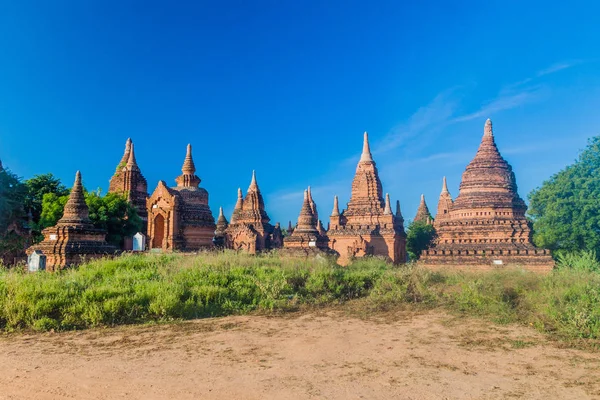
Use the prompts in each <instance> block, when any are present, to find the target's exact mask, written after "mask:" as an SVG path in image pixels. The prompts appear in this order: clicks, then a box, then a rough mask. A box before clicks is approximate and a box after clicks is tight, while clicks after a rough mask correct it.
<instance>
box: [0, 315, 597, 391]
mask: <svg viewBox="0 0 600 400" xmlns="http://www.w3.org/2000/svg"><path fill="white" fill-rule="evenodd" d="M118 398H126V399H508V398H519V399H523V398H524V399H544V400H547V399H578V400H581V399H592V398H600V354H598V353H594V352H587V351H582V350H574V349H564V348H559V347H557V345H556V343H552V342H549V341H548V340H547V339H546V338H545V337H544V336H543V335H541V334H539V333H536V332H535V331H533V330H531V329H527V328H522V327H516V326H508V327H507V326H498V325H494V324H491V323H488V322H485V321H481V320H477V319H459V318H457V317H452V316H449V315H446V314H443V313H441V312H438V311H436V312H429V313H422V314H415V315H410V314H401V313H397V314H386V315H381V316H379V319H373V318H371V319H358V318H354V317H351V316H348V315H347V314H345V313H343V312H340V311H331V312H327V313H309V314H296V315H291V316H290V315H288V316H286V317H262V316H243V317H227V318H215V319H207V320H200V321H193V322H186V323H178V324H171V325H159V326H135V327H121V328H113V329H101V330H89V331H84V332H72V333H60V334H56V333H48V334H38V335H23V334H19V335H8V336H3V337H0V399H118Z"/></svg>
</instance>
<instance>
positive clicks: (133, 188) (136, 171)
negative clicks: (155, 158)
mask: <svg viewBox="0 0 600 400" xmlns="http://www.w3.org/2000/svg"><path fill="white" fill-rule="evenodd" d="M108 192H109V193H118V194H121V195H124V196H125V197H126V198H127V200H128V201H129V202H130V203H131V204H132V205H133V206H134V207H135V209H136V211H137V213H138V215H139V216H140V218H141V219H142V222H143V227H142V229H143V230H142V232H146V230H147V227H148V210H147V209H146V200H147V199H148V182H146V178H144V176H143V175H142V171H141V170H140V167H139V166H138V164H137V161H136V159H135V150H134V146H133V142H132V141H131V139H127V142H126V143H125V153H124V154H123V158H121V161H120V162H119V165H117V169H116V171H115V174H114V175H113V176H112V178H111V179H110V183H109V186H108Z"/></svg>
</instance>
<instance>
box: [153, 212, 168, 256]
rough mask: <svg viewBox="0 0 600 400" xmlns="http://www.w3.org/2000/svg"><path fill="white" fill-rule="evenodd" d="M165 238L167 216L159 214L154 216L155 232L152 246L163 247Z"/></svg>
mask: <svg viewBox="0 0 600 400" xmlns="http://www.w3.org/2000/svg"><path fill="white" fill-rule="evenodd" d="M164 238H165V217H163V216H162V214H158V215H157V216H156V217H154V234H153V235H152V248H153V249H161V248H162V246H163V240H164Z"/></svg>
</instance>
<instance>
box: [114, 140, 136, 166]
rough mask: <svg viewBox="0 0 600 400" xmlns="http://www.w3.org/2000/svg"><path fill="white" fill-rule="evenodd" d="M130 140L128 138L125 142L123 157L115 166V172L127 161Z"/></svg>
mask: <svg viewBox="0 0 600 400" xmlns="http://www.w3.org/2000/svg"><path fill="white" fill-rule="evenodd" d="M132 143H133V142H132V141H131V138H128V139H127V141H126V142H125V152H124V153H123V157H121V161H120V162H119V164H118V165H117V171H120V170H121V169H122V168H123V167H124V166H125V165H127V161H128V160H129V153H130V152H131V144H132Z"/></svg>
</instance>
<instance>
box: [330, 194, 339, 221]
mask: <svg viewBox="0 0 600 400" xmlns="http://www.w3.org/2000/svg"><path fill="white" fill-rule="evenodd" d="M338 215H340V207H339V203H338V197H337V196H333V211H332V212H331V216H332V217H337V216H338Z"/></svg>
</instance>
